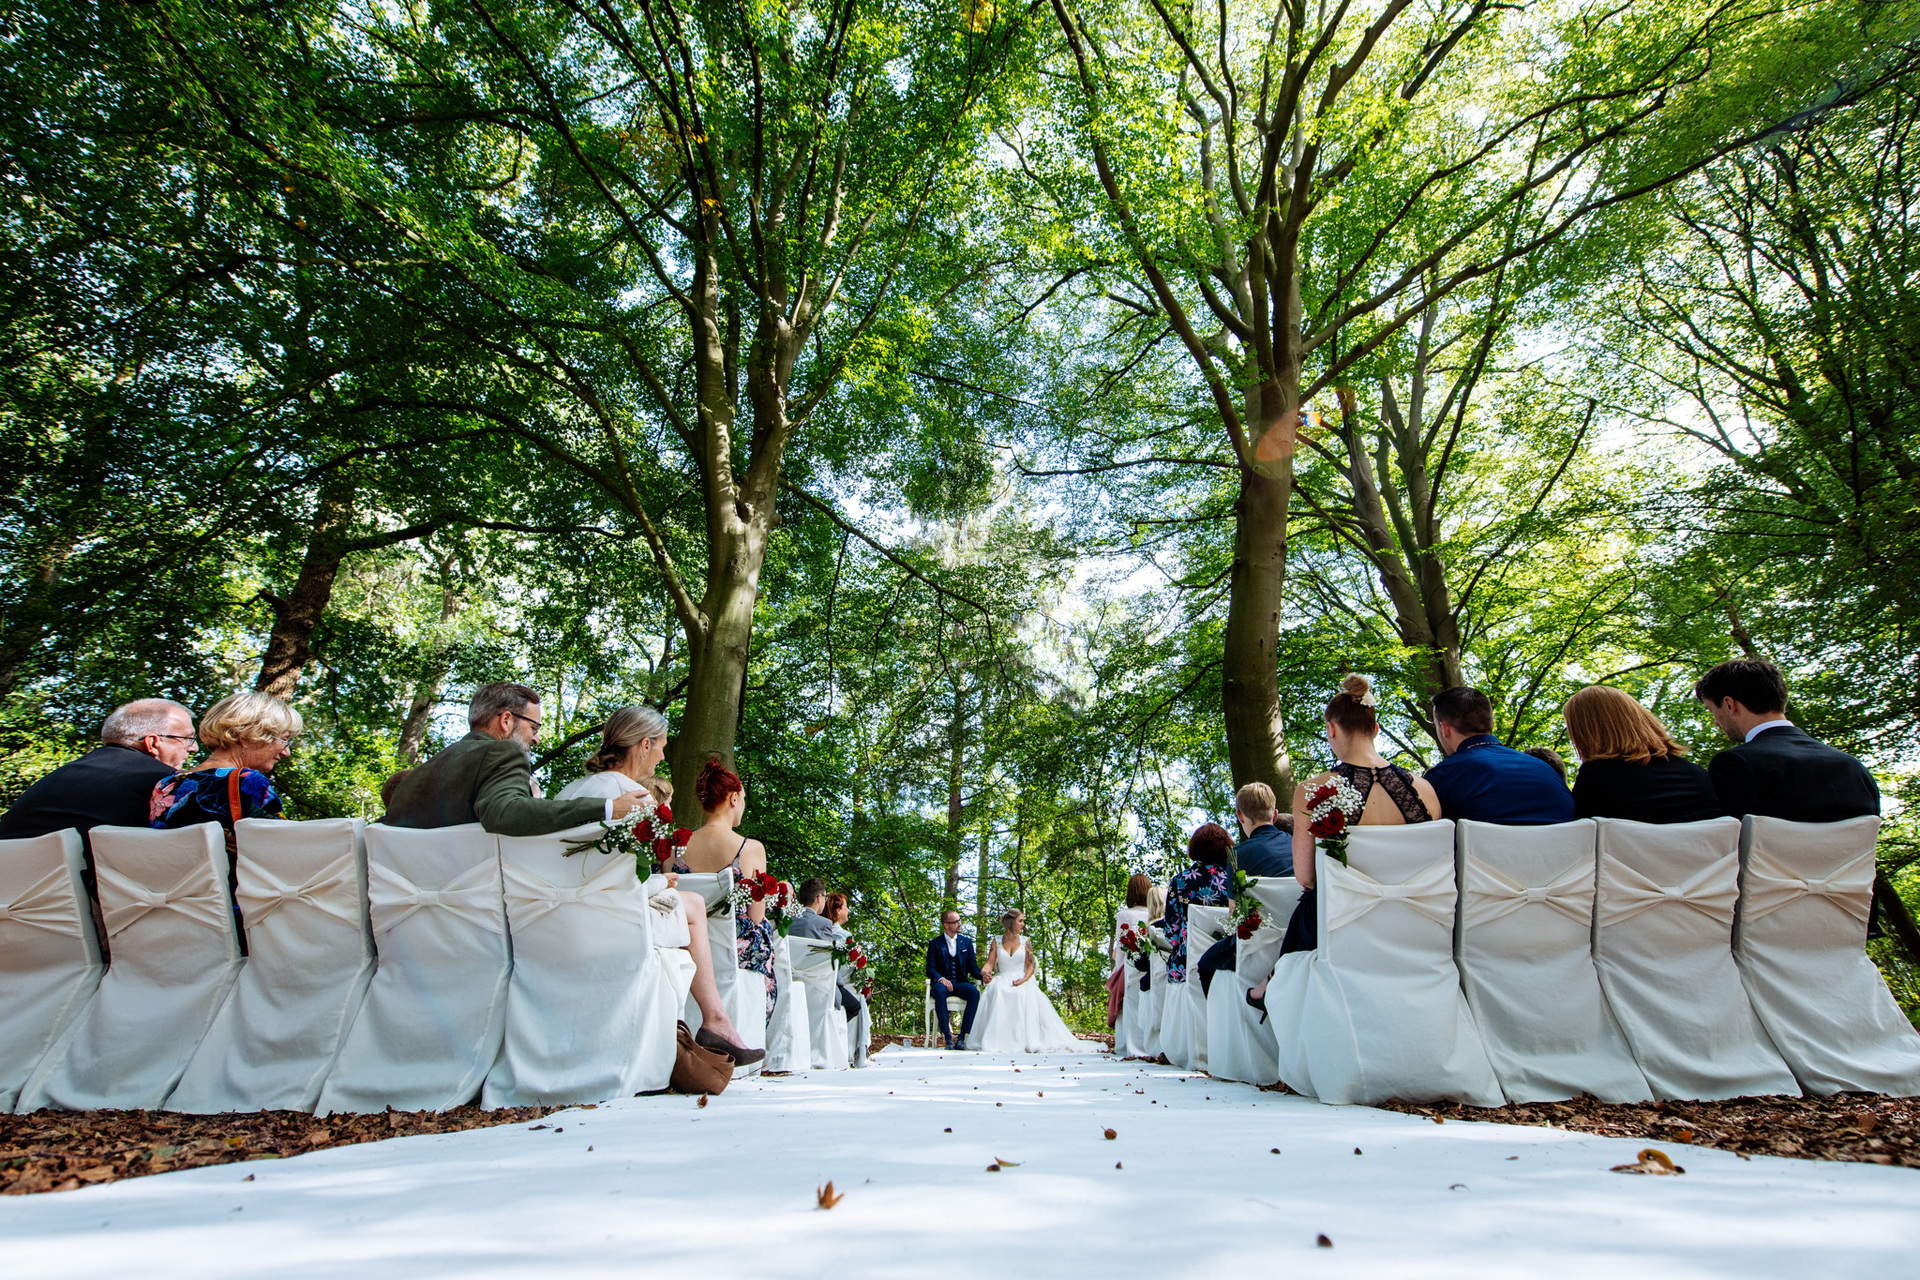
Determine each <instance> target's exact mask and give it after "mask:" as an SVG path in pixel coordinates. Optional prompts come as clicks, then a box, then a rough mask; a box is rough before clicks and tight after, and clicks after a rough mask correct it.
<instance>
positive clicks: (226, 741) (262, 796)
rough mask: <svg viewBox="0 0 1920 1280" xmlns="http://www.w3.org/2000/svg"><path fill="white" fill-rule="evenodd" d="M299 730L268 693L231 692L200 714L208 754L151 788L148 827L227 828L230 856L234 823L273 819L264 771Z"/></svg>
mask: <svg viewBox="0 0 1920 1280" xmlns="http://www.w3.org/2000/svg"><path fill="white" fill-rule="evenodd" d="M301 728H302V724H301V720H300V713H299V712H298V711H295V710H294V709H293V708H292V707H291V706H289V705H287V702H286V700H285V699H282V698H276V697H274V696H273V695H272V694H270V693H236V694H234V695H233V696H232V697H230V698H222V699H221V700H220V701H218V702H216V703H214V704H213V706H211V707H209V708H208V709H207V713H206V715H204V716H202V717H200V745H201V746H203V747H205V748H206V749H207V758H206V759H205V760H202V761H201V762H200V763H199V764H198V765H195V766H194V767H193V768H192V769H188V770H184V771H182V772H180V773H176V774H174V775H173V776H172V777H171V778H162V779H161V780H160V781H159V782H157V783H155V784H154V787H153V802H152V805H151V806H150V809H149V812H148V820H149V822H150V824H151V825H152V826H155V827H159V828H163V829H172V828H177V827H189V826H192V825H194V824H195V823H200V822H217V823H219V824H220V825H221V826H222V827H225V828H226V833H227V855H228V857H229V859H231V858H232V856H233V849H234V846H233V824H234V823H236V822H238V821H239V820H240V819H242V818H278V817H280V816H281V812H280V793H279V792H278V791H276V790H274V786H273V781H272V779H271V778H269V777H268V776H267V775H269V774H271V773H272V772H273V770H274V766H276V765H278V764H279V763H280V762H281V761H282V760H284V759H286V758H287V755H288V753H289V752H291V751H292V750H293V744H294V742H295V741H296V740H297V739H298V738H299V736H300V730H301Z"/></svg>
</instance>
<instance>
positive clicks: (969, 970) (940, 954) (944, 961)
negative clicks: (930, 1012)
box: [927, 932, 980, 1043]
mask: <svg viewBox="0 0 1920 1280" xmlns="http://www.w3.org/2000/svg"><path fill="white" fill-rule="evenodd" d="M954 943H955V946H954V954H953V955H948V954H947V935H946V934H945V933H944V932H941V933H937V934H935V935H934V937H933V940H932V941H931V942H929V943H927V994H928V995H930V996H932V997H933V1008H934V1012H936V1013H938V1014H939V1015H940V1034H941V1036H942V1037H943V1038H944V1039H945V1040H947V1042H948V1043H952V1040H953V1029H952V1027H951V1026H950V1025H949V1022H950V1017H949V1015H948V1013H947V999H948V997H950V996H959V997H960V998H961V999H962V1000H965V1001H966V1002H967V1013H966V1016H965V1017H964V1018H962V1019H961V1020H960V1038H961V1040H965V1039H966V1038H967V1035H968V1034H969V1033H970V1032H971V1031H972V1030H973V1014H974V1010H975V1009H977V1008H978V1007H979V1005H980V988H979V987H977V986H975V985H974V983H976V982H979V981H980V963H979V961H977V960H976V959H975V958H974V954H973V939H972V938H969V937H968V936H967V935H966V934H964V933H963V934H960V935H959V936H958V937H956V938H955V939H954ZM940 978H945V979H946V980H947V981H948V982H951V983H952V984H953V990H951V991H949V990H947V989H946V988H945V987H943V986H941V985H940V983H939V982H938V981H937V979H940Z"/></svg>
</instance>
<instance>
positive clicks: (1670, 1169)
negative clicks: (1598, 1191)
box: [1613, 1147, 1686, 1177]
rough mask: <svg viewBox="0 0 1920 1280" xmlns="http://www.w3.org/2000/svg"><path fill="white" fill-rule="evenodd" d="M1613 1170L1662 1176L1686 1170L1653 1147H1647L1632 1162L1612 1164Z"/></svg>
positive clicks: (1615, 1171)
mask: <svg viewBox="0 0 1920 1280" xmlns="http://www.w3.org/2000/svg"><path fill="white" fill-rule="evenodd" d="M1613 1172H1614V1173H1652V1174H1658V1175H1661V1176H1663V1177H1664V1176H1666V1175H1668V1174H1674V1173H1685V1172H1686V1170H1685V1169H1682V1168H1681V1167H1680V1166H1679V1165H1677V1164H1675V1163H1674V1162H1673V1161H1671V1160H1669V1159H1668V1158H1667V1153H1666V1152H1664V1151H1656V1150H1655V1149H1654V1148H1652V1147H1648V1148H1647V1149H1646V1150H1645V1151H1642V1152H1641V1153H1640V1158H1639V1159H1638V1160H1637V1161H1635V1162H1634V1163H1633V1164H1617V1165H1615V1166H1613Z"/></svg>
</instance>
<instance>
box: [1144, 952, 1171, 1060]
mask: <svg viewBox="0 0 1920 1280" xmlns="http://www.w3.org/2000/svg"><path fill="white" fill-rule="evenodd" d="M1168 985H1169V984H1168V982H1167V953H1166V952H1164V951H1162V950H1160V949H1159V948H1158V947H1155V948H1154V949H1153V951H1152V953H1151V954H1149V955H1148V956H1147V991H1146V996H1147V998H1146V1000H1145V1001H1143V1002H1142V1005H1141V1025H1142V1026H1143V1027H1144V1028H1145V1033H1144V1039H1145V1040H1146V1047H1145V1048H1144V1049H1142V1050H1141V1051H1140V1056H1141V1057H1143V1058H1157V1057H1159V1056H1160V1024H1161V1022H1162V1020H1163V1019H1162V1015H1163V1014H1164V1013H1165V1011H1166V1007H1167V987H1168Z"/></svg>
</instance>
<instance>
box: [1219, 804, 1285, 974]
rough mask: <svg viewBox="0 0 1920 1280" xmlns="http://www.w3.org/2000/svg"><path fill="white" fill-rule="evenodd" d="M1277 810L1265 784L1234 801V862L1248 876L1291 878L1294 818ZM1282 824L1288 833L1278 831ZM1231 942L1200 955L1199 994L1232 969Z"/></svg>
mask: <svg viewBox="0 0 1920 1280" xmlns="http://www.w3.org/2000/svg"><path fill="white" fill-rule="evenodd" d="M1278 807H1279V806H1278V804H1277V803H1276V802H1275V800H1274V797H1273V788H1272V787H1269V786H1268V785H1267V784H1266V783H1264V782H1249V783H1248V784H1247V785H1246V786H1244V787H1242V788H1240V791H1239V794H1237V795H1235V796H1234V798H1233V810H1234V816H1235V817H1237V818H1238V819H1239V820H1240V834H1241V835H1243V836H1245V837H1246V839H1244V840H1242V841H1241V842H1240V843H1239V845H1237V846H1236V847H1235V848H1234V851H1233V860H1234V862H1235V864H1236V865H1238V866H1239V868H1240V870H1242V871H1244V872H1246V873H1247V874H1248V875H1250V876H1290V875H1292V874H1293V833H1292V827H1293V815H1292V814H1290V813H1288V814H1282V813H1279V812H1276V810H1277V809H1278ZM1282 822H1285V823H1286V824H1287V827H1288V830H1286V831H1282V830H1281V829H1280V825H1279V824H1280V823H1282ZM1283 923H1284V922H1283ZM1233 942H1234V938H1233V935H1232V934H1231V933H1229V934H1228V935H1227V936H1226V937H1224V938H1222V939H1220V941H1218V942H1216V943H1214V944H1213V945H1212V946H1210V947H1208V948H1207V949H1206V950H1205V951H1204V952H1202V953H1201V956H1200V963H1199V964H1197V965H1195V966H1194V968H1195V969H1196V971H1197V972H1198V973H1199V974H1200V990H1201V992H1202V994H1204V993H1206V992H1207V991H1209V990H1210V989H1211V988H1212V986H1213V975H1214V974H1216V973H1218V972H1219V971H1220V970H1222V969H1231V968H1233V965H1234V961H1235V959H1236V952H1235V949H1234V945H1233Z"/></svg>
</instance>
